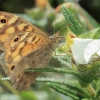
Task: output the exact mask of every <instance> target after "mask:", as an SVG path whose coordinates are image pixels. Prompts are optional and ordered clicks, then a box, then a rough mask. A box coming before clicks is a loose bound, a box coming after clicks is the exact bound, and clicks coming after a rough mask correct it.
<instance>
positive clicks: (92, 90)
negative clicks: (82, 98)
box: [87, 84, 96, 96]
mask: <svg viewBox="0 0 100 100" xmlns="http://www.w3.org/2000/svg"><path fill="white" fill-rule="evenodd" d="M87 90H88V91H89V93H90V94H91V96H94V95H95V93H96V92H95V90H94V89H93V87H92V86H91V85H90V84H89V85H88V87H87Z"/></svg>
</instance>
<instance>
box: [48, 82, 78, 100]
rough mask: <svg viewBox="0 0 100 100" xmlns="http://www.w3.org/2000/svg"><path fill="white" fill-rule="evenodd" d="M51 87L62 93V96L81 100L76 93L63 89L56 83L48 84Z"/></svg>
mask: <svg viewBox="0 0 100 100" xmlns="http://www.w3.org/2000/svg"><path fill="white" fill-rule="evenodd" d="M47 84H48V85H49V86H50V87H52V88H53V89H54V90H56V91H57V92H60V93H62V94H65V95H66V96H69V97H71V98H73V99H74V100H79V97H78V96H77V95H76V93H75V92H74V91H73V90H70V89H68V88H64V87H61V85H59V84H56V83H47Z"/></svg>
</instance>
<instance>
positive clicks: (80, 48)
mask: <svg viewBox="0 0 100 100" xmlns="http://www.w3.org/2000/svg"><path fill="white" fill-rule="evenodd" d="M72 40H73V44H72V45H70V48H71V51H72V54H73V58H74V60H75V61H76V62H77V63H79V64H88V63H89V61H90V60H91V59H92V58H95V57H97V56H95V54H97V55H98V56H100V40H99V39H98V40H94V39H79V38H72Z"/></svg>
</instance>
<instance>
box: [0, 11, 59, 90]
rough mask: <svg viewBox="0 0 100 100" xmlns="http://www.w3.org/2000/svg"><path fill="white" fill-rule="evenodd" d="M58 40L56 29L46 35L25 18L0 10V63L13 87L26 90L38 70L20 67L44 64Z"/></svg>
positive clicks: (33, 80)
mask: <svg viewBox="0 0 100 100" xmlns="http://www.w3.org/2000/svg"><path fill="white" fill-rule="evenodd" d="M59 40H60V36H59V34H58V33H56V34H54V35H53V36H51V37H49V36H48V35H47V34H46V33H44V32H43V31H41V30H40V29H39V28H37V27H36V26H34V25H32V24H31V23H30V22H28V21H26V20H25V19H23V18H21V17H18V16H17V15H15V14H11V13H8V12H0V50H2V51H4V52H3V53H2V54H1V56H0V63H1V65H2V68H3V70H4V71H5V73H6V74H7V76H9V77H10V79H11V83H12V85H13V87H14V88H15V89H16V90H18V91H22V90H24V91H28V90H29V87H30V85H31V84H33V83H34V82H35V80H36V77H37V76H38V75H39V74H40V72H28V73H24V70H25V69H27V68H36V67H37V68H43V67H46V66H47V65H48V63H49V61H50V59H51V57H52V53H53V51H54V50H55V49H56V47H57V44H58V42H59Z"/></svg>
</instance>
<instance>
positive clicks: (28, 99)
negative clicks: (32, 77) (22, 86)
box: [20, 91, 38, 100]
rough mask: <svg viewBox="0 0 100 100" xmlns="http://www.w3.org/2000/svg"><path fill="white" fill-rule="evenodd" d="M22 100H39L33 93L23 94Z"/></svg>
mask: <svg viewBox="0 0 100 100" xmlns="http://www.w3.org/2000/svg"><path fill="white" fill-rule="evenodd" d="M20 95H21V98H22V99H23V100H38V98H37V97H36V95H35V94H34V93H32V92H30V91H29V92H24V91H23V92H21V94H20Z"/></svg>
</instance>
